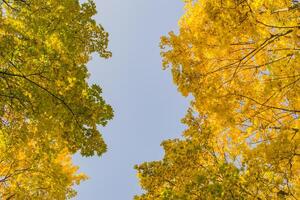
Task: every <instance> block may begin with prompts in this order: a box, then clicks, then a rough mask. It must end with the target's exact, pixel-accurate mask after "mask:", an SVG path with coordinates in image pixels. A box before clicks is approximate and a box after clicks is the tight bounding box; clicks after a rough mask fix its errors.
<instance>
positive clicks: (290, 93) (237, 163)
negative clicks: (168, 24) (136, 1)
mask: <svg viewBox="0 0 300 200" xmlns="http://www.w3.org/2000/svg"><path fill="white" fill-rule="evenodd" d="M299 8H300V4H299V3H298V2H297V1H293V2H291V1H285V0H280V1H272V0H251V1H249V0H201V1H200V0H199V1H193V0H187V1H186V3H185V9H186V13H185V14H184V16H183V17H182V18H181V20H180V22H179V26H180V31H179V34H178V35H176V34H175V33H173V32H170V34H169V36H167V37H162V39H161V48H162V49H163V51H162V54H161V55H162V57H163V66H164V68H171V70H172V74H173V80H174V82H175V84H176V85H177V86H178V90H179V91H180V92H181V93H182V94H183V95H184V96H188V95H191V96H192V97H193V100H192V101H191V108H190V109H189V111H188V114H187V115H186V117H185V118H184V119H183V122H184V123H185V124H186V125H187V127H188V128H187V130H186V131H185V132H184V133H183V136H184V139H183V140H178V139H175V140H168V141H165V142H163V144H162V145H163V147H164V150H165V156H164V158H163V160H161V161H156V162H150V163H143V164H141V165H139V166H136V168H137V170H138V175H139V177H140V182H141V185H142V187H143V189H144V190H145V191H146V193H145V194H143V195H141V196H137V197H136V199H297V197H299V196H300V193H299V192H300V185H299V184H300V183H299V181H300V171H299V168H300V165H299V164H300V162H299V161H300V160H299V156H300V152H299V144H300V137H299V124H300V123H299V113H300V85H299V81H300V66H299V60H300V43H299V41H300V40H299V39H300V21H299V14H300V13H299V12H300V11H299Z"/></svg>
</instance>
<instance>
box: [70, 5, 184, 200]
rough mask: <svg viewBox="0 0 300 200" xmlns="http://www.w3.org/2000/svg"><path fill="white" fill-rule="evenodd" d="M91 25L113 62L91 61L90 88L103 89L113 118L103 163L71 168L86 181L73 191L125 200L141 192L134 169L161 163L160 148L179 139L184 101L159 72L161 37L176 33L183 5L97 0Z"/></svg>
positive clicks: (82, 161)
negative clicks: (99, 29)
mask: <svg viewBox="0 0 300 200" xmlns="http://www.w3.org/2000/svg"><path fill="white" fill-rule="evenodd" d="M95 2H96V4H97V9H98V14H97V16H96V17H95V19H96V20H97V21H98V22H99V23H101V24H102V25H103V26H104V28H105V29H106V31H108V32H109V34H110V42H109V48H110V50H111V51H112V53H113V57H112V58H111V59H108V60H104V59H101V58H99V57H98V56H96V55H94V56H93V59H92V61H91V62H90V63H89V65H88V66H89V70H90V73H91V77H90V83H96V84H99V85H100V86H101V87H102V88H103V92H104V94H103V95H104V97H105V99H106V101H107V102H108V103H109V104H111V105H112V107H113V108H114V111H115V117H114V119H113V120H112V121H110V123H109V124H108V126H107V127H105V128H101V127H100V130H101V131H102V134H103V136H104V139H105V141H106V143H107V145H108V152H107V153H105V154H104V155H103V156H102V157H100V158H99V157H93V158H81V157H79V156H75V158H74V162H75V163H76V164H77V165H79V166H80V171H82V172H85V173H87V174H88V175H89V177H90V179H89V180H87V181H85V182H83V183H82V184H80V186H79V187H76V189H77V191H78V196H77V197H76V198H75V199H79V200H94V199H103V200H127V199H132V197H133V196H134V195H135V194H138V193H140V192H141V189H140V187H139V185H138V180H137V178H136V171H135V170H134V169H133V167H134V165H135V164H138V163H142V162H144V161H152V160H159V159H161V158H162V156H163V150H162V148H161V147H160V143H161V142H162V141H163V140H164V139H168V138H176V137H179V136H180V134H181V132H182V130H183V129H184V126H183V125H182V124H181V123H180V119H181V118H182V117H184V115H185V112H186V109H187V106H188V100H187V99H185V98H184V97H182V96H181V95H180V94H179V93H178V92H177V89H176V86H175V85H174V84H173V82H172V77H171V73H170V71H169V70H167V71H163V70H162V68H161V57H160V55H159V53H160V49H159V47H158V45H159V41H160V37H161V36H162V35H166V34H167V33H168V32H169V31H171V30H176V29H177V21H178V19H179V18H180V16H181V15H182V14H183V2H182V1H181V0H95Z"/></svg>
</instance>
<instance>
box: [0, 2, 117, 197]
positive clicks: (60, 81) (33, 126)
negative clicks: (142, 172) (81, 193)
mask: <svg viewBox="0 0 300 200" xmlns="http://www.w3.org/2000/svg"><path fill="white" fill-rule="evenodd" d="M95 14H96V7H95V4H94V2H93V1H91V0H90V1H87V2H86V3H83V4H80V3H79V1H78V0H39V1H36V0H7V1H0V139H1V140H0V199H66V198H71V197H73V196H74V195H75V194H76V192H75V191H74V190H73V189H72V186H73V185H74V184H79V183H80V181H82V180H84V179H86V176H85V175H82V174H78V173H77V167H76V166H74V165H73V164H72V160H71V156H72V155H73V154H74V153H75V152H80V153H81V154H82V155H83V156H92V155H94V154H97V155H99V156H100V155H101V154H102V153H104V152H105V151H106V144H105V143H104V141H103V139H102V137H101V134H100V133H99V131H98V130H97V126H98V125H102V126H105V125H106V123H107V122H108V120H110V119H111V118H112V117H113V111H112V108H111V107H110V106H109V105H108V104H106V102H105V101H104V99H103V98H102V96H101V92H102V91H101V88H100V87H99V86H97V85H91V86H90V85H88V83H87V78H88V76H89V74H88V71H87V67H86V64H87V62H88V61H89V58H90V54H91V53H93V52H97V53H98V54H99V55H100V56H101V57H103V58H108V57H110V56H111V53H110V52H109V51H107V45H108V33H106V32H105V31H104V29H103V27H102V26H101V25H97V24H96V22H95V21H94V20H93V19H92V16H93V15H95Z"/></svg>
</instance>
